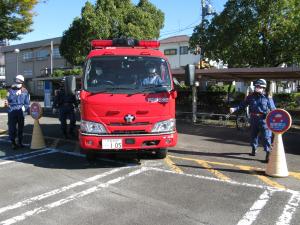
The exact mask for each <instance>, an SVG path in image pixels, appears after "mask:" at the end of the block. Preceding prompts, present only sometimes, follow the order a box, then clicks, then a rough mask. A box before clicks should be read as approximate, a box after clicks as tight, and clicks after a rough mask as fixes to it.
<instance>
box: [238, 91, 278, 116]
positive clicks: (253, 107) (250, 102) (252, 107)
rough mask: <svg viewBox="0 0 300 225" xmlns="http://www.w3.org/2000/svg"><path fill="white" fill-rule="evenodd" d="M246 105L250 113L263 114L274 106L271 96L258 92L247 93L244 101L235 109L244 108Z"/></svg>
mask: <svg viewBox="0 0 300 225" xmlns="http://www.w3.org/2000/svg"><path fill="white" fill-rule="evenodd" d="M247 106H249V112H250V113H253V114H264V115H266V114H267V113H268V112H270V111H271V110H273V109H275V108H276V107H275V104H274V101H273V99H272V98H270V97H267V96H266V95H264V94H259V93H253V94H251V95H248V96H247V98H246V99H245V101H243V102H241V103H240V105H239V106H238V107H236V110H239V109H244V108H245V107H247Z"/></svg>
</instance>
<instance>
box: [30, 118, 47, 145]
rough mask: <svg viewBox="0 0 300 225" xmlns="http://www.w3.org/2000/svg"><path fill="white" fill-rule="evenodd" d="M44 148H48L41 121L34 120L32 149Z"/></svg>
mask: <svg viewBox="0 0 300 225" xmlns="http://www.w3.org/2000/svg"><path fill="white" fill-rule="evenodd" d="M42 148H46V144H45V139H44V136H43V132H42V129H41V127H40V124H39V121H38V120H34V125H33V132H32V139H31V145H30V149H33V150H36V149H42Z"/></svg>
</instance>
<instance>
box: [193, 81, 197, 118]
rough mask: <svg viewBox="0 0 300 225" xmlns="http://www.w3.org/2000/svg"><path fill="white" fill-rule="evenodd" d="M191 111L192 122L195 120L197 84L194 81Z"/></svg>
mask: <svg viewBox="0 0 300 225" xmlns="http://www.w3.org/2000/svg"><path fill="white" fill-rule="evenodd" d="M192 99H193V100H192V101H193V102H192V112H193V123H196V122H197V86H196V84H195V83H194V85H193V86H192Z"/></svg>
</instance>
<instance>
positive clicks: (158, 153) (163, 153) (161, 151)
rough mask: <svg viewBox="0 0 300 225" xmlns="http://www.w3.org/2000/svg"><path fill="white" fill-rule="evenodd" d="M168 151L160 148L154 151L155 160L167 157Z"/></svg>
mask: <svg viewBox="0 0 300 225" xmlns="http://www.w3.org/2000/svg"><path fill="white" fill-rule="evenodd" d="M167 154H168V149H166V148H162V149H158V150H156V151H155V158H157V159H164V158H166V157H167Z"/></svg>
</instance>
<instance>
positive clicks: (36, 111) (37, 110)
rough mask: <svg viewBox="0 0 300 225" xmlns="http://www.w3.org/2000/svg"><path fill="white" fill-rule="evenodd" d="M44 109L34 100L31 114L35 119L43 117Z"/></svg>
mask: <svg viewBox="0 0 300 225" xmlns="http://www.w3.org/2000/svg"><path fill="white" fill-rule="evenodd" d="M42 114H43V109H42V107H41V105H40V104H39V103H37V102H34V103H32V104H31V106H30V115H31V117H32V118H33V119H35V120H38V119H40V118H41V117H42Z"/></svg>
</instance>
